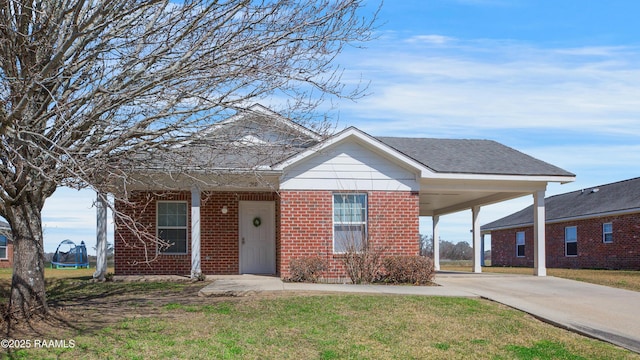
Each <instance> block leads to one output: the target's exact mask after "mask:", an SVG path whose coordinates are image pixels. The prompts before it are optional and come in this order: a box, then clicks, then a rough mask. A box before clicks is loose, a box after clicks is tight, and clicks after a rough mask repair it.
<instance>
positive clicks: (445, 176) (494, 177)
mask: <svg viewBox="0 0 640 360" xmlns="http://www.w3.org/2000/svg"><path fill="white" fill-rule="evenodd" d="M423 178H424V179H442V180H488V181H527V182H546V183H549V182H558V183H562V184H566V183H570V182H573V181H576V177H575V176H555V175H498V174H461V173H434V172H431V173H429V174H428V176H423Z"/></svg>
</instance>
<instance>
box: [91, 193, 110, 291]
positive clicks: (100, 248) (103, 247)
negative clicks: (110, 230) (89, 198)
mask: <svg viewBox="0 0 640 360" xmlns="http://www.w3.org/2000/svg"><path fill="white" fill-rule="evenodd" d="M105 275H107V199H106V197H105V195H104V194H100V193H98V194H97V195H96V271H95V272H94V273H93V278H94V279H96V280H99V281H104V280H105Z"/></svg>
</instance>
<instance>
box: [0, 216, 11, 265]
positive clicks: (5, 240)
mask: <svg viewBox="0 0 640 360" xmlns="http://www.w3.org/2000/svg"><path fill="white" fill-rule="evenodd" d="M12 267H13V242H12V241H11V227H9V224H7V223H6V222H4V221H0V268H12Z"/></svg>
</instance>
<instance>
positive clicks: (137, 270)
mask: <svg viewBox="0 0 640 360" xmlns="http://www.w3.org/2000/svg"><path fill="white" fill-rule="evenodd" d="M223 135H224V136H223ZM221 138H224V139H225V140H224V141H219V139H221ZM216 139H217V140H216ZM148 156H149V159H148V161H145V164H146V165H145V167H144V168H141V169H139V170H138V171H136V172H134V173H132V178H135V179H137V181H138V182H137V183H133V182H132V183H130V184H128V185H127V187H128V191H129V192H128V194H129V198H128V201H127V202H126V203H125V202H122V201H121V202H117V203H116V204H115V205H116V209H117V210H118V211H120V212H121V213H122V214H126V215H128V216H129V217H130V218H131V219H136V221H137V222H136V223H135V224H126V223H124V222H123V221H122V220H116V229H115V273H116V275H139V274H178V275H189V274H191V276H195V275H197V274H200V273H204V274H245V273H258V274H278V275H280V276H281V277H283V278H286V277H287V276H289V262H290V260H291V259H294V258H298V257H309V256H320V257H323V258H325V259H327V261H328V263H329V270H328V271H327V273H326V274H325V276H326V277H331V278H343V277H345V276H346V274H345V272H344V269H343V268H342V261H341V258H342V256H343V254H344V251H345V246H346V245H348V244H349V243H350V242H354V241H355V242H357V243H360V242H362V241H365V240H367V241H369V242H370V244H372V246H374V247H377V248H384V249H385V254H386V255H418V254H419V250H420V249H419V217H420V216H433V217H437V216H439V215H444V214H447V213H452V212H457V211H461V210H465V209H470V208H472V207H473V208H476V207H479V206H481V205H484V204H490V203H495V202H498V201H502V200H506V199H511V198H514V197H519V196H522V195H526V194H536V193H538V194H539V193H540V192H541V193H542V194H544V189H545V188H546V186H547V183H548V182H568V181H573V180H574V175H573V174H571V173H569V172H566V171H564V170H562V169H559V168H557V167H555V166H553V165H550V164H547V163H545V162H542V161H540V160H537V159H534V158H532V157H530V156H528V155H525V154H523V153H521V152H518V151H516V150H514V149H511V148H508V147H506V146H504V145H501V144H498V143H496V142H493V141H487V140H446V139H413V138H391V137H378V138H376V137H373V136H370V135H368V134H366V133H364V132H362V131H360V130H358V129H356V128H353V127H351V128H348V129H345V130H343V131H341V132H339V133H337V134H335V135H332V136H326V137H322V136H320V135H318V134H316V133H315V132H313V131H311V130H310V129H307V128H305V127H302V126H300V125H298V124H296V123H294V122H292V121H290V120H289V119H286V118H284V117H281V116H280V115H278V114H276V113H274V112H272V111H270V110H268V109H266V108H264V107H262V106H260V105H254V106H252V107H251V108H250V109H247V110H245V111H242V112H240V113H238V114H237V115H235V116H233V117H232V118H230V119H228V120H225V121H223V122H220V123H217V124H216V125H214V126H213V127H212V128H211V129H210V130H209V131H207V132H205V133H203V134H202V136H201V139H200V140H198V141H194V142H192V143H190V144H188V145H185V146H184V147H181V148H177V149H175V151H173V152H171V153H169V154H167V153H163V154H151V155H148ZM178 164H182V165H183V166H182V167H180V168H177V167H175V166H177V165H178ZM214 183H217V184H218V185H213V184H214ZM134 225H135V227H134ZM478 234H479V232H478ZM155 236H158V237H160V238H162V239H164V240H166V241H167V242H169V243H171V244H172V245H171V246H170V247H169V248H167V249H157V248H156V245H155V244H154V243H153V242H152V241H148V240H149V239H151V238H153V237H155ZM144 239H147V241H143V240H144ZM477 251H478V252H479V251H480V250H479V248H478V250H477ZM149 260H152V261H149Z"/></svg>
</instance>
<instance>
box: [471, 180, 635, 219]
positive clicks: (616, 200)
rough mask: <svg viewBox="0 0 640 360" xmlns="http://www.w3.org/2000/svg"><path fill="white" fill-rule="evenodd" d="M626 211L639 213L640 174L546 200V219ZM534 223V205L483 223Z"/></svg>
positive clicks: (583, 216) (573, 217) (587, 216)
mask: <svg viewBox="0 0 640 360" xmlns="http://www.w3.org/2000/svg"><path fill="white" fill-rule="evenodd" d="M624 212H640V177H638V178H633V179H629V180H624V181H619V182H615V183H610V184H606V185H600V186H595V187H592V188H587V189H582V190H578V191H572V192H569V193H565V194H560V195H555V196H551V197H548V198H546V199H545V215H546V216H545V218H546V221H547V222H559V221H564V220H570V219H576V218H589V217H598V216H604V215H607V214H612V213H624ZM531 224H533V207H532V206H529V207H527V208H525V209H522V210H520V211H518V212H515V213H513V214H511V215H508V216H505V217H503V218H502V219H499V220H496V221H493V222H491V223H488V224H486V225H484V226H482V230H485V231H488V230H496V229H508V228H514V227H520V226H529V225H531Z"/></svg>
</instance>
